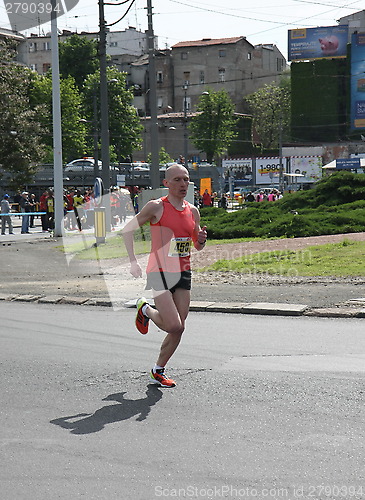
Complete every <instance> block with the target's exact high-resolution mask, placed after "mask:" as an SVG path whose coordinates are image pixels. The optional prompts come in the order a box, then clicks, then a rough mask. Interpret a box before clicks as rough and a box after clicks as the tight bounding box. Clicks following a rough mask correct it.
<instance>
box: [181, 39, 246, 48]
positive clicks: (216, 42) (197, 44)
mask: <svg viewBox="0 0 365 500" xmlns="http://www.w3.org/2000/svg"><path fill="white" fill-rule="evenodd" d="M240 40H246V37H245V36H235V37H231V38H202V39H201V40H194V41H190V42H189V41H188V42H179V43H176V44H175V45H173V46H172V48H173V49H179V48H182V47H206V46H207V45H227V44H233V43H237V42H239V41H240ZM247 43H248V42H247Z"/></svg>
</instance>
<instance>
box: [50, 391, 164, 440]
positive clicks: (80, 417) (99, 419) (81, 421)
mask: <svg viewBox="0 0 365 500" xmlns="http://www.w3.org/2000/svg"><path fill="white" fill-rule="evenodd" d="M124 394H126V392H119V393H116V394H109V396H107V397H106V398H104V399H103V401H117V402H118V403H119V404H116V405H107V406H103V407H102V408H100V409H99V410H96V411H95V413H93V414H90V413H79V414H77V415H71V416H69V417H60V418H55V419H54V420H51V421H50V423H51V424H54V425H59V426H60V427H62V428H63V429H69V430H70V432H71V434H91V433H93V432H99V431H101V430H102V429H104V427H105V426H106V425H107V424H112V423H114V422H121V421H122V420H128V419H130V418H133V417H134V416H137V418H136V421H137V422H142V421H143V420H145V419H146V418H147V416H148V414H149V413H150V411H151V407H152V406H154V405H155V404H156V403H157V402H158V401H159V400H160V399H161V398H162V391H161V390H160V389H159V388H158V387H157V386H156V385H154V384H150V385H149V386H148V388H147V391H146V397H145V398H141V399H125V398H124Z"/></svg>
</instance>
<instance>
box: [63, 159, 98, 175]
mask: <svg viewBox="0 0 365 500" xmlns="http://www.w3.org/2000/svg"><path fill="white" fill-rule="evenodd" d="M101 165H102V163H101V161H100V160H98V168H99V170H100V169H101ZM83 171H84V172H93V171H94V158H79V159H77V160H73V161H70V163H67V165H66V167H65V172H66V173H67V172H83Z"/></svg>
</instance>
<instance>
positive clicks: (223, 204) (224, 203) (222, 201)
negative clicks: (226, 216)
mask: <svg viewBox="0 0 365 500" xmlns="http://www.w3.org/2000/svg"><path fill="white" fill-rule="evenodd" d="M219 205H220V207H221V208H224V210H227V207H228V200H227V196H226V194H225V193H223V194H222V197H221V199H220V201H219Z"/></svg>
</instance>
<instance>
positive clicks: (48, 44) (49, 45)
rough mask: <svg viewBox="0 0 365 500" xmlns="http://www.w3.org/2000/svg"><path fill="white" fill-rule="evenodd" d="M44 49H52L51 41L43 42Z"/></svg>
mask: <svg viewBox="0 0 365 500" xmlns="http://www.w3.org/2000/svg"><path fill="white" fill-rule="evenodd" d="M43 50H51V42H43Z"/></svg>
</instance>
